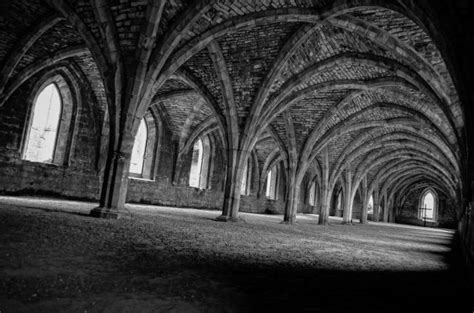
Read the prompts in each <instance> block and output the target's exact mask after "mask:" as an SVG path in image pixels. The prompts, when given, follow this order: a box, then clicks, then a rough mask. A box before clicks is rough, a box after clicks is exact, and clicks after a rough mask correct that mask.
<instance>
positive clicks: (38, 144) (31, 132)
mask: <svg viewBox="0 0 474 313" xmlns="http://www.w3.org/2000/svg"><path fill="white" fill-rule="evenodd" d="M61 111H62V101H61V96H60V94H59V91H58V88H57V87H56V85H55V84H54V83H51V84H49V85H47V86H46V87H44V88H43V89H42V90H41V91H40V92H39V94H38V96H37V97H36V99H35V102H34V106H33V110H32V116H31V120H30V125H29V128H28V136H27V140H26V146H25V150H24V155H23V158H24V159H26V160H29V161H34V162H44V163H53V159H54V152H55V148H56V141H57V136H58V129H59V121H60V118H61Z"/></svg>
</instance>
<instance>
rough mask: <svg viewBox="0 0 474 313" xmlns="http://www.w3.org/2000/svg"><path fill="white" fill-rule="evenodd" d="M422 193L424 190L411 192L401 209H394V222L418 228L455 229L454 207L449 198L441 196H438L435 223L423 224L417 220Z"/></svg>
mask: <svg viewBox="0 0 474 313" xmlns="http://www.w3.org/2000/svg"><path fill="white" fill-rule="evenodd" d="M423 191H424V190H417V191H414V192H411V193H410V195H409V196H408V198H407V200H406V201H405V203H404V205H403V207H400V208H398V209H396V211H397V214H396V217H395V220H396V222H397V223H402V224H410V225H418V226H424V225H426V226H429V227H445V228H456V227H457V219H456V209H455V208H456V206H455V204H454V203H452V200H451V199H450V198H447V197H446V196H445V195H443V194H439V197H438V210H437V216H436V221H435V222H431V221H427V222H426V223H425V222H424V221H423V220H421V219H419V218H418V207H419V203H420V197H421V194H422V193H423Z"/></svg>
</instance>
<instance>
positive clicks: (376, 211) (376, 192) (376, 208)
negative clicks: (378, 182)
mask: <svg viewBox="0 0 474 313" xmlns="http://www.w3.org/2000/svg"><path fill="white" fill-rule="evenodd" d="M373 197H374V213H373V215H372V221H374V222H378V221H379V219H380V199H379V190H378V187H376V188H375V189H374V194H373Z"/></svg>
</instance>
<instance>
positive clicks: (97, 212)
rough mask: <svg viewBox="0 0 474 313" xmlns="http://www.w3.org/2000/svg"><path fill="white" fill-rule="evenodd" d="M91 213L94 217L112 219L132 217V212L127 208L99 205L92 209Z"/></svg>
mask: <svg viewBox="0 0 474 313" xmlns="http://www.w3.org/2000/svg"><path fill="white" fill-rule="evenodd" d="M89 215H90V216H92V217H98V218H110V219H119V218H125V219H130V218H132V214H131V213H130V211H128V210H125V209H122V210H118V209H111V208H103V207H97V208H94V209H92V210H91V212H90V213H89Z"/></svg>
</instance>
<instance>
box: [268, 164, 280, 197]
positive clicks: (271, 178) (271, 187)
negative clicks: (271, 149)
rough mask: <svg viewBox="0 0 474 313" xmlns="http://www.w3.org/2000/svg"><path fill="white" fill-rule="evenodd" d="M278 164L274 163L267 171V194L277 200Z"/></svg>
mask: <svg viewBox="0 0 474 313" xmlns="http://www.w3.org/2000/svg"><path fill="white" fill-rule="evenodd" d="M277 179H278V166H276V165H274V166H273V167H272V168H271V169H270V170H269V171H268V173H267V186H266V190H265V196H266V197H267V198H268V199H270V200H277V190H278V189H277V182H278V180H277Z"/></svg>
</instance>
